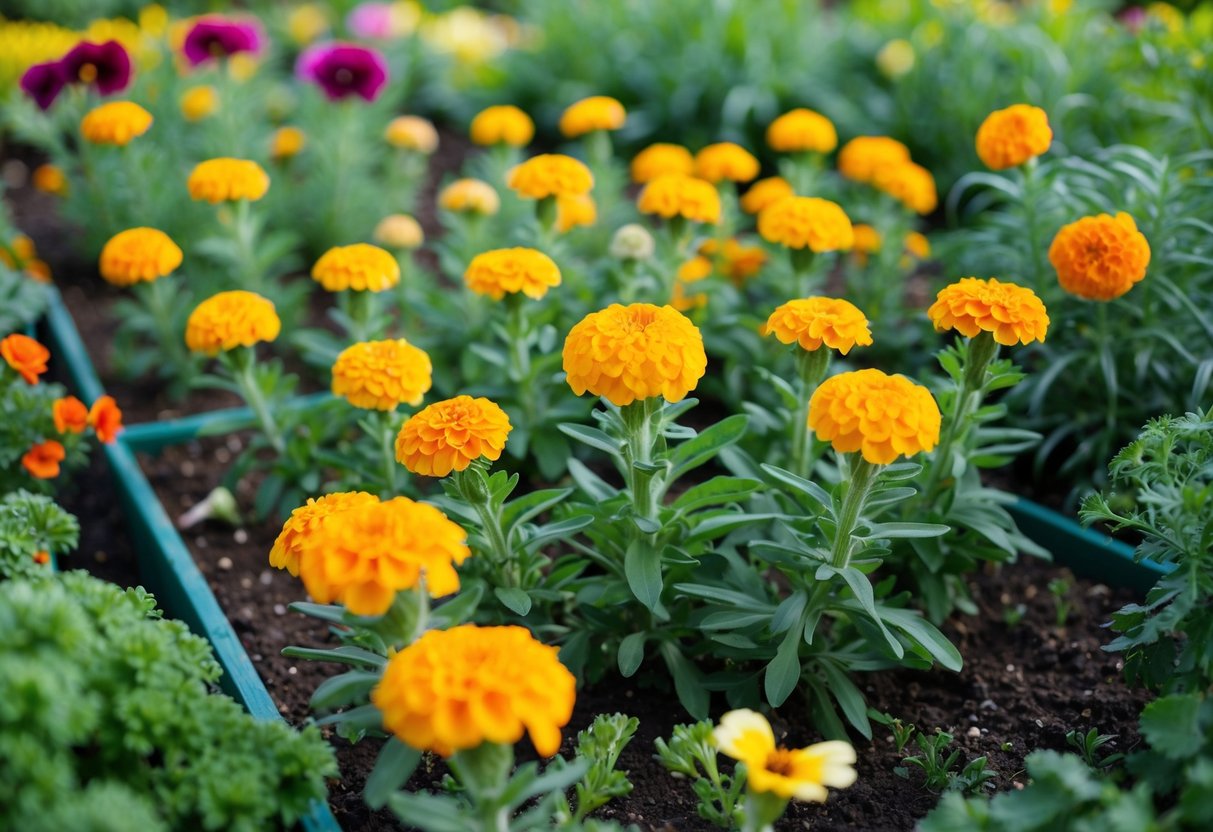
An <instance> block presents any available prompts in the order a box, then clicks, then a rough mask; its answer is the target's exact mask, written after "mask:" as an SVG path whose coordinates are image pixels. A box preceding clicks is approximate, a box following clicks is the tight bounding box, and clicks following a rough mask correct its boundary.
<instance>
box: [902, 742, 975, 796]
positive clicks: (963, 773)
mask: <svg viewBox="0 0 1213 832" xmlns="http://www.w3.org/2000/svg"><path fill="white" fill-rule="evenodd" d="M954 739H956V738H955V737H954V736H953V735H951V734H949V733H948V732H946V731H943V730H941V729H936V731H935V735H934V736H928V735H927V734H924V733H922V732H921V731H920V732H919V733H918V734H917V735H915V737H914V742H915V743H916V744H917V745H918V749H919V752H920V753H918V754H915V755H913V756H910V757H906V758H905V759H903V760H902V763H903V765H905V766H915V767H917V768H920V769H922V772H923V775H924V776H925V777H926V780H925V783H924V785H925V786H926V787H927V788H928V789H930V790H931V791H934V792H941V791H944V790H950V791H951V790H955V791H958V792H961V793H962V794H972V793H977V792H981V791H983V790H984V789H985V788H988V787H989V786H990V785H991V784H990V781H991V780H993V779H994V778H995V777H996V776H997V772H995V771H994V770H993V769H989V768H986V758H985V757H984V756H981V757H975V758H973V759H972V760H969V761H968V762H967V763H964V765H963V766H962V765H961V756H960V749H959V748H955V749H952V750H951V751H950V752H949V750H948V747H949V746H950V745H951V744H952V741H953V740H954ZM894 772H895V773H896V774H899V775H901V776H902V777H908V776H909V773H908V770H907V769H905V768H897V769H894Z"/></svg>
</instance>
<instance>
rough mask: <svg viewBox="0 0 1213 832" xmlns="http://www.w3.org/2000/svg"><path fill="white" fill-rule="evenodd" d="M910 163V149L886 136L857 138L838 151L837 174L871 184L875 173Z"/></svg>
mask: <svg viewBox="0 0 1213 832" xmlns="http://www.w3.org/2000/svg"><path fill="white" fill-rule="evenodd" d="M909 161H910V149H909V148H908V147H906V146H905V145H904V144H902V143H901V142H899V141H897V140H896V139H891V138H889V137H888V136H859V137H858V138H854V139H851V140H850V141H849V142H847V143H846V144H844V145H843V146H842V150H840V151H838V172H839V173H841V174H842V175H843V176H845V177H846V178H847V179H854V180H855V181H856V182H871V181H872V177H873V176H874V175H875V174H876V171H878V170H880V169H881V168H885V167H889V166H890V165H901V164H905V163H907V162H909Z"/></svg>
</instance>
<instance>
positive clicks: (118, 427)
mask: <svg viewBox="0 0 1213 832" xmlns="http://www.w3.org/2000/svg"><path fill="white" fill-rule="evenodd" d="M88 424H89V426H90V427H91V428H92V429H93V433H95V434H96V435H97V440H98V441H99V442H104V443H105V444H106V445H110V444H113V442H114V440H116V439H117V438H118V434H119V433H121V432H122V410H121V409H120V408H119V407H118V403H117V402H116V401H114V397H113V396H101V397H100V398H98V399H97V400H96V401H95V402H93V406H92V407H90V408H89V410H88Z"/></svg>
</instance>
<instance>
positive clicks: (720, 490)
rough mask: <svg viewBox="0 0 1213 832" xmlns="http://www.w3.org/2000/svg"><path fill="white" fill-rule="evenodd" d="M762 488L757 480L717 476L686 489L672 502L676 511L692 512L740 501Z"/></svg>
mask: <svg viewBox="0 0 1213 832" xmlns="http://www.w3.org/2000/svg"><path fill="white" fill-rule="evenodd" d="M761 487H762V483H761V482H760V481H758V480H751V479H746V478H744V477H729V476H723V475H722V476H718V477H713V478H712V479H710V480H708V481H707V482H703V483H700V484H699V485H696V486H694V487H692V488H689V489H687V490H686V491H685V492H683V494H682V495H681V496H680V497H679V498H678V499H677V500H675V501H674V503H673V507H674V508H675V509H677V510H678V511H694V510H695V509H699V508H703V507H705V506H718V505H724V504H725V503H732V502H737V501H739V500H742V499H744V498H746V497H748V496H749V495H750V494H753V493H754V491H756V490H757V489H759V488H761Z"/></svg>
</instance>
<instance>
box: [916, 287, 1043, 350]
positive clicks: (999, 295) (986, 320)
mask: <svg viewBox="0 0 1213 832" xmlns="http://www.w3.org/2000/svg"><path fill="white" fill-rule="evenodd" d="M927 315H928V316H929V317H930V318H931V322H932V323H933V324H934V325H935V329H936V330H937V331H939V332H943V331H945V330H949V329H954V330H956V331H957V332H959V333H960V334H961V335H964V336H965V337H967V338H973V337H974V336H976V335H978V334H979V333H981V332H989V333H990V334H991V335H993V336H994V340H995V341H997V342H998V343H999V344H1002V345H1004V346H1011V345H1013V344H1017V343H1018V344H1030V343H1032V342H1033V341H1044V339H1045V333H1046V332H1047V331H1048V329H1049V314H1048V312H1047V311H1046V310H1045V305H1044V303H1043V302H1042V301H1041V300H1040V298H1038V297H1037V296H1036V293H1035V292H1033V291H1032V290H1031V289H1028V288H1026V287H1023V286H1017V285H1015V284H1014V283H1003V282H1001V281H999V280H998V279H997V278H993V277H991V278H989V279H988V280H981V279H979V278H976V277H964V278H961V279H960V280H958V281H957V282H955V283H952V284H951V285H949V286H946V287H944V288H943V289H940V290H939V294H938V295H937V296H936V300H935V303H933V304H931V308H930V309H928V310H927Z"/></svg>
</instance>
